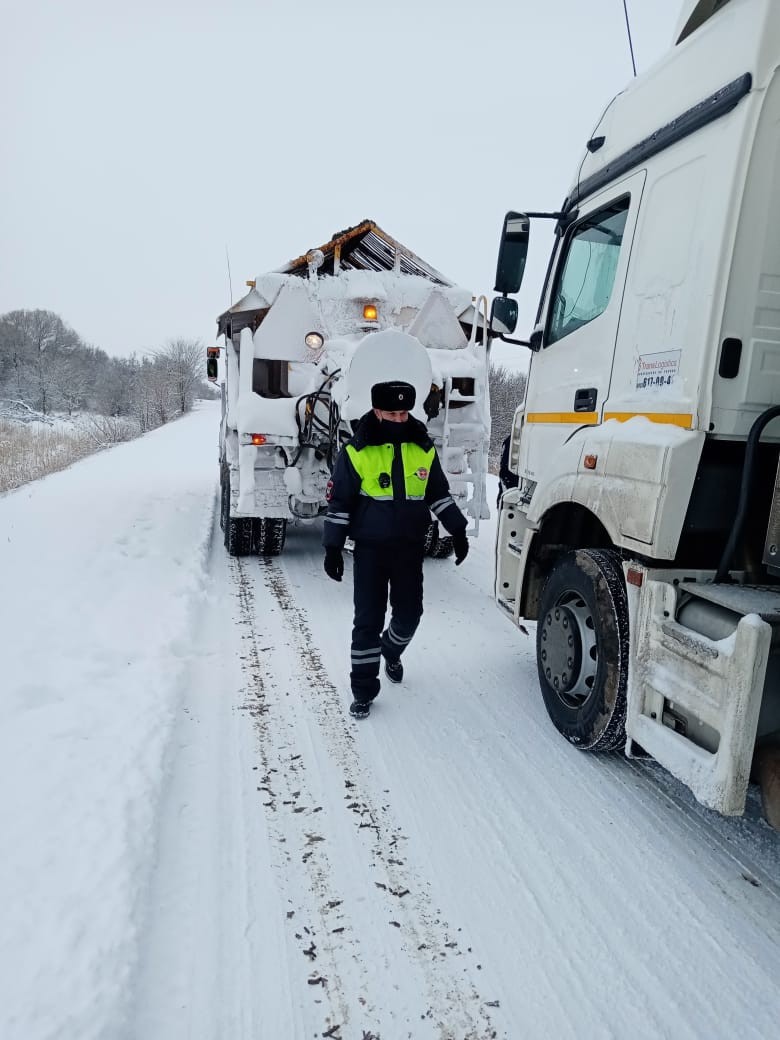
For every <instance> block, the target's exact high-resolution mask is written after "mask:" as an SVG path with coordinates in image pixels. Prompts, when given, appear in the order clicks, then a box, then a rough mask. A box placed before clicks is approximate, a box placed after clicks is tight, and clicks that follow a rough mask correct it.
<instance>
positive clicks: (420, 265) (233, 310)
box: [217, 220, 471, 336]
mask: <svg viewBox="0 0 780 1040" xmlns="http://www.w3.org/2000/svg"><path fill="white" fill-rule="evenodd" d="M312 259H314V260H315V263H316V264H317V266H316V271H317V276H318V279H319V278H322V279H323V281H322V282H320V286H321V288H320V290H319V291H318V295H320V296H324V297H327V298H331V299H336V298H339V297H343V298H354V299H357V298H359V297H360V296H361V295H368V296H377V294H378V293H379V294H380V295H382V296H383V297H385V296H387V295H391V296H393V297H398V298H399V299H404V298H405V299H404V302H406V303H407V304H408V305H410V306H417V307H420V306H422V304H423V303H424V302H425V299H426V298H427V296H428V295H429V294H430V288H431V285H432V284H433V285H434V286H438V287H439V288H440V289H442V290H443V291H444V292H445V294H446V296H447V298H448V299H449V300H450V302H451V304H452V305H453V307H454V308H455V312H456V314H458V315H461V317H462V320H464V321H466V320H468V321H471V318H470V317H469V318H466V316H465V312H466V311H467V310H468V309H469V308H470V306H471V292H470V291H468V290H465V289H463V288H461V287H459V286H458V285H456V283H455V282H453V281H451V280H450V279H449V278H447V277H446V276H445V275H443V274H442V273H441V272H440V271H437V270H436V268H435V267H432V266H431V265H430V264H428V263H426V262H425V261H424V260H422V259H421V258H420V257H419V256H417V254H416V253H413V252H412V250H411V249H408V248H407V247H406V246H405V245H403V244H402V243H401V242H399V241H397V239H395V238H393V237H392V236H391V235H388V234H387V232H386V231H383V230H382V228H380V227H379V225H378V224H376V223H375V222H374V221H373V220H363V221H361V223H360V224H356V225H355V226H354V227H351V228H346V229H345V230H344V231H338V232H336V234H334V235H333V237H332V238H331V239H330V240H329V241H328V242H325V243H323V245H321V246H318V247H316V248H313V249H309V250H307V251H306V252H305V253H302V254H301V255H300V256H298V257H296V258H295V259H294V260H290V261H289V263H287V264H285V265H284V266H283V267H280V268H277V269H276V270H275V271H270V272H268V273H267V274H264V275H260V276H258V277H257V278H256V279H255V280H254V282H253V283H251V282H250V283H249V284H250V286H251V288H250V290H249V292H248V293H247V294H246V296H244V297H243V298H242V299H240V300H239V301H238V302H237V303H235V304H233V306H232V307H230V308H229V309H228V310H226V311H224V312H223V313H222V314H220V316H219V317H218V318H217V335H218V336H221V335H223V334H224V333H225V332H226V331H227V330H228V328H230V329H231V330H232V332H233V333H236V332H239V331H240V330H241V328H244V327H246V326H249V327H252V328H255V327H256V326H257V325H258V324H259V322H260V321H261V320H262V318H263V317H264V316H265V313H266V312H267V310H268V309H269V308H270V307H271V305H272V304H273V302H274V300H275V299H276V296H277V295H278V293H279V290H280V289H281V287H282V286H283V285H284V284H285V283H286V282H287V281H288V280H289V279H290V278H291V277H307V276H308V275H309V269H310V265H311V262H312ZM362 274H365V275H368V276H370V278H371V282H372V284H371V285H370V286H368V285H367V286H366V289H365V292H364V293H361V292H360V287H359V283H360V280H361V275H362ZM376 275H380V276H381V278H380V280H379V281H381V283H382V284H381V285H380V284H378V283H377V281H376V280H374V276H376ZM328 276H330V277H328ZM367 280H368V279H367ZM326 286H327V288H326ZM426 287H427V288H426Z"/></svg>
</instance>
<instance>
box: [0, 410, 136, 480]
mask: <svg viewBox="0 0 780 1040" xmlns="http://www.w3.org/2000/svg"><path fill="white" fill-rule="evenodd" d="M137 435H138V427H137V425H136V424H135V423H133V422H132V421H130V420H127V419H112V418H109V417H106V416H100V415H93V416H88V417H85V418H81V419H78V420H76V421H74V422H67V423H64V422H55V423H53V424H52V425H51V426H49V425H43V424H41V423H21V422H14V421H11V420H8V419H0V493H1V492H3V491H11V490H12V489H13V488H17V487H21V485H22V484H27V483H29V481H31V480H38V478H39V477H45V476H46V475H47V474H49V473H55V472H56V471H57V470H60V469H65V467H66V466H69V465H70V464H71V463H72V462H76V461H77V460H78V459H81V458H84V456H85V455H91V454H92V453H93V452H95V451H99V450H100V449H101V448H105V447H108V445H110V444H115V443H117V442H119V441H126V440H130V439H131V438H132V437H135V436H137Z"/></svg>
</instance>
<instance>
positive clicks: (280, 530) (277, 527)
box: [254, 517, 287, 556]
mask: <svg viewBox="0 0 780 1040" xmlns="http://www.w3.org/2000/svg"><path fill="white" fill-rule="evenodd" d="M254 523H255V528H254V539H255V549H256V550H257V552H258V553H259V554H260V556H278V555H279V554H280V553H281V551H282V549H283V548H284V542H285V539H286V537H287V521H286V520H284V519H271V518H270V517H261V518H260V519H258V520H255V522H254Z"/></svg>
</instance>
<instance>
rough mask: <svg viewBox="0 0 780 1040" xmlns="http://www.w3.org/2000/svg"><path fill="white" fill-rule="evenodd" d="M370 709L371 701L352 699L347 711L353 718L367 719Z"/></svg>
mask: <svg viewBox="0 0 780 1040" xmlns="http://www.w3.org/2000/svg"><path fill="white" fill-rule="evenodd" d="M370 711H371V701H353V702H352V703H351V704H350V706H349V713H350V715H351V716H352V718H353V719H367V718H368V716H369V713H370Z"/></svg>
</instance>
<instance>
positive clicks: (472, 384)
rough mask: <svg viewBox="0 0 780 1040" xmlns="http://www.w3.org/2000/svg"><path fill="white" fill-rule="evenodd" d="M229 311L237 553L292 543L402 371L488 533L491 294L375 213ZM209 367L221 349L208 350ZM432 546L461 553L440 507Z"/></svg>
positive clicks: (226, 512)
mask: <svg viewBox="0 0 780 1040" xmlns="http://www.w3.org/2000/svg"><path fill="white" fill-rule="evenodd" d="M247 285H248V286H249V292H248V293H247V294H246V295H245V296H244V297H243V299H241V300H239V301H238V303H236V304H235V305H234V306H232V307H231V308H230V309H229V310H227V311H225V313H223V314H222V315H220V317H219V318H218V325H217V328H218V335H220V336H224V339H225V357H224V378H223V381H222V421H221V428H220V456H219V463H220V488H221V510H220V522H221V526H222V529H223V531H224V536H225V545H226V547H227V550H228V552H229V553H230V554H231V555H244V554H247V553H251V552H258V553H260V554H261V555H276V554H278V553H280V552H281V551H282V549H283V546H284V543H285V537H286V531H287V525H288V523H289V522H291V521H296V522H301V523H311V522H312V521H313V520H315V519H316V517H318V516H320V515H321V514H322V513H324V512H325V511H326V509H327V500H326V491H327V485H328V481H329V479H330V476H331V470H332V468H333V464H334V462H335V459H336V455H337V454H338V451H339V449H340V448H341V446H342V445H343V444H344V443H345V442H346V440H347V439H348V438H349V437H350V436H351V434H352V432H353V426H354V424H355V423H356V421H357V420H358V419H359V418H360V416H361V415H363V414H364V413H365V412H366V411H368V410H369V409H370V407H371V399H370V389H371V385H372V384H373V383H376V382H381V381H383V380H386V379H398V378H403V379H406V380H407V381H408V382H410V383H412V384H413V385H414V386H415V389H416V391H417V405H416V407H415V410H414V413H413V414H415V415H416V416H417V417H418V418H420V419H422V420H424V421H425V422H427V424H428V430H429V432H430V434H431V437H432V439H433V442H434V444H435V445H436V447H437V449H438V452H439V456H440V458H441V462H442V466H443V468H444V471H445V473H446V474H447V477H448V480H449V482H450V487H451V490H452V494H453V497H454V498H455V500H456V501H457V502H458V505H459V506H460V507H461V509H462V510H463V511H464V513H466V515H467V517H468V518H469V533H470V534H472V535H473V534H476V533H477V532H478V530H479V521H480V519H484V518H486V517H487V516H488V515H489V514H488V511H487V504H486V498H485V477H486V473H487V451H488V445H489V438H490V406H489V396H488V335H487V301H486V298H485V297H480V298H477V299H472V295H471V292H470V291H468V290H465V289H463V288H460V287H459V286H457V285H455V284H454V283H453V282H451V281H450V280H449V279H448V278H446V277H445V276H444V275H442V274H441V273H440V272H439V271H437V270H435V269H434V268H433V267H431V266H430V265H429V264H427V263H425V262H424V261H423V260H421V259H420V258H419V257H418V256H416V255H415V254H414V253H412V252H411V251H410V250H409V249H407V248H406V247H405V246H403V245H401V243H400V242H397V241H396V240H395V239H393V238H391V237H390V236H389V235H388V234H387V233H386V232H384V231H383V230H382V229H381V228H380V227H378V226H377V225H376V224H375V223H374V222H373V221H369V220H366V221H363V222H362V223H361V224H359V225H357V226H355V227H353V228H348V229H346V230H345V231H342V232H340V233H338V234H336V235H334V237H333V238H332V239H331V240H330V241H329V242H326V243H325V244H324V245H322V246H320V247H319V248H316V249H311V250H309V251H308V252H307V253H305V254H303V255H301V256H299V257H297V258H296V259H295V260H292V261H290V263H288V264H286V265H285V266H284V267H282V268H280V269H279V270H278V271H274V272H271V273H268V274H265V275H263V276H261V277H258V278H256V279H254V280H253V281H251V282H248V283H247ZM209 352H210V356H209V357H208V359H207V366H208V368H209V377H210V378H211V379H212V380H213V379H215V378H216V376H217V370H216V365H217V354H218V352H219V348H214V347H212V348H209ZM426 550H427V552H428V554H429V555H432V556H447V555H449V554H450V553H451V552H452V540H451V539H450V538H449V536H448V535H446V532H445V533H443V532H441V531H440V530H439V527H438V523H437V522H436V521H435V519H434V518H433V517H431V524H430V527H429V531H428V535H427V541H426Z"/></svg>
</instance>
